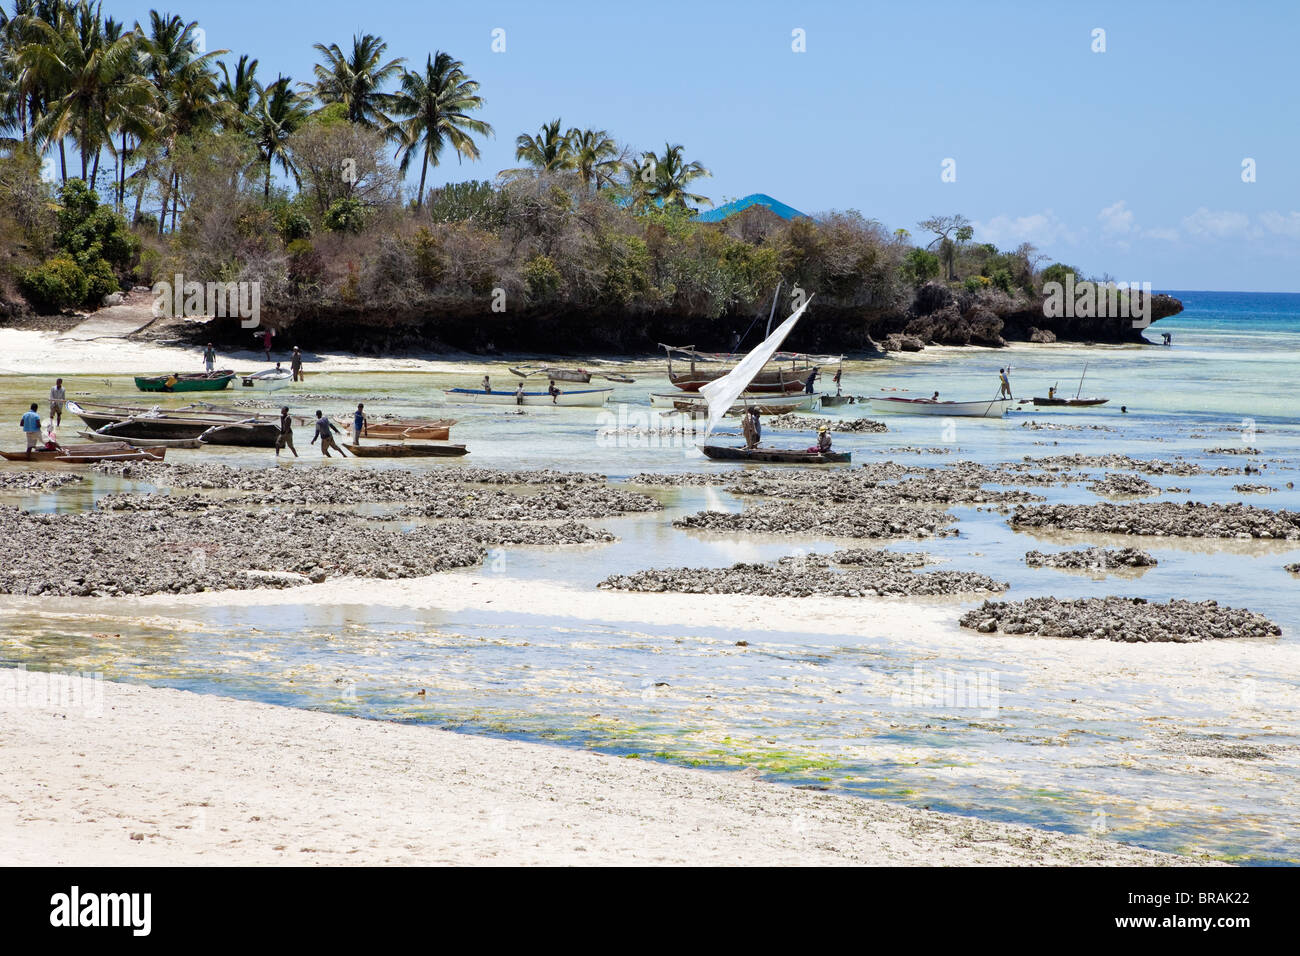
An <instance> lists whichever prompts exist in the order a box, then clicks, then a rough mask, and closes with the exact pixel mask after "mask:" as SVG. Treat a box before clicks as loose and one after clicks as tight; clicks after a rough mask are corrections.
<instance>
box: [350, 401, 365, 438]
mask: <svg viewBox="0 0 1300 956" xmlns="http://www.w3.org/2000/svg"><path fill="white" fill-rule="evenodd" d="M365 430H366V406H365V403H364V402H358V403H357V410H356V411H355V412H353V413H352V436H353V441H355V442H356V443H357V444H358V445H360V444H361V436H362V434H364V433H365Z"/></svg>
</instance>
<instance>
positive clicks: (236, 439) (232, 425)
mask: <svg viewBox="0 0 1300 956" xmlns="http://www.w3.org/2000/svg"><path fill="white" fill-rule="evenodd" d="M279 437H280V424H279V422H276V423H275V424H272V423H271V422H259V421H247V422H226V423H222V424H217V425H210V426H208V428H207V429H205V430H204V431H203V432H202V433H201V434H200V435H199V441H201V442H202V443H203V444H205V445H234V446H236V447H239V448H274V447H275V443H276V440H277V439H279Z"/></svg>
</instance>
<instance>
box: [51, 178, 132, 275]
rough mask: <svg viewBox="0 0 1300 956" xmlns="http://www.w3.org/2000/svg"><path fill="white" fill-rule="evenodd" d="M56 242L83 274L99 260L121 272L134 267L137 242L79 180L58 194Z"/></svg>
mask: <svg viewBox="0 0 1300 956" xmlns="http://www.w3.org/2000/svg"><path fill="white" fill-rule="evenodd" d="M55 242H56V243H57V244H58V246H59V248H60V249H62V250H64V251H65V252H67V253H68V254H69V255H71V256H72V258H73V259H75V260H76V262H77V264H78V265H80V266H81V267H82V269H84V270H93V269H94V267H95V264H96V262H97V261H99V260H104V261H106V262H107V263H108V264H109V266H110V267H111V268H114V269H118V270H120V271H122V272H125V271H126V270H128V269H130V268H131V267H133V266H134V265H135V260H136V257H137V256H138V255H139V253H140V240H139V239H138V238H137V237H136V236H135V234H134V233H132V232H131V230H130V229H129V228H127V225H126V220H125V219H123V218H122V217H121V216H119V215H118V214H117V213H115V212H113V210H112V209H110V208H108V207H107V206H101V205H100V203H99V197H98V196H96V195H95V193H94V191H93V190H91V189H90V188H89V187H88V186H87V185H86V184H85V183H84V182H82V181H81V180H80V179H69V180H68V181H67V182H66V183H64V184H63V186H62V188H61V189H60V190H59V211H58V232H57V233H56V234H55Z"/></svg>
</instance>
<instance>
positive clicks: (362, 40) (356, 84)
mask: <svg viewBox="0 0 1300 956" xmlns="http://www.w3.org/2000/svg"><path fill="white" fill-rule="evenodd" d="M313 46H314V48H315V50H316V51H317V52H318V53H320V55H321V56H322V57H323V58H324V60H323V62H321V63H317V64H316V65H315V66H314V67H313V68H312V72H313V73H314V74H315V76H316V82H315V83H311V84H306V83H305V84H303V86H304V87H305V88H306V89H307V90H308V91H309V92H310V93H311V94H312V95H314V96H315V97H316V98H317V99H318V100H320V101H321V103H324V104H329V103H342V104H343V105H344V106H346V107H347V111H348V119H349V120H350V121H351V122H353V123H357V124H359V125H361V126H365V127H367V128H368V129H378V130H383V131H384V132H385V133H387V132H389V131H390V130H391V129H392V127H393V122H392V120H391V119H389V117H388V112H389V110H390V108H391V104H392V102H393V95H392V94H391V93H384V92H382V91H381V88H382V87H383V85H384V84H385V83H386V82H388V80H390V79H392V77H393V76H394V75H396V74H397V72H398V71H399V70H400V69H401V68H402V64H403V63H404V62H405V60H404V59H403V58H402V57H398V58H396V59H393V60H389V61H388V62H387V63H381V62H380V61H381V60H382V59H383V57H384V51H385V50H387V49H388V44H387V43H385V42H384V41H383V40H382V39H380V38H379V37H377V36H373V35H371V34H369V33H367V34H366V35H365V36H361V37H356V36H354V37H353V38H352V53H351V54H350V55H347V56H345V55H344V53H343V51H342V50H341V49H339V45H338V44H337V43H331V44H330V45H329V46H325V44H323V43H316V44H314V45H313Z"/></svg>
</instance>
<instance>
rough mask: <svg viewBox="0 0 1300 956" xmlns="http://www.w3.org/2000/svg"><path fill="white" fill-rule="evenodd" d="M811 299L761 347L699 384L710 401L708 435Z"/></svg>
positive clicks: (791, 327)
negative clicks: (706, 381)
mask: <svg viewBox="0 0 1300 956" xmlns="http://www.w3.org/2000/svg"><path fill="white" fill-rule="evenodd" d="M811 301H812V296H808V298H807V299H806V300H805V301H804V304H803V305H801V306H799V308H798V309H796V310H795V312H794V314H793V315H792V316H790V318H788V319H786V320H785V321H784V322H782V323H781V324H780V325H779V326H777V329H776V331H775V332H773V333H772V334H771V335H769V336H768V337H767V338H766V339H764V340H763V342H762V343H761V344H760V345H759V346H758V348H756V349H754V351H752V352H750V353H749V354H748V355H746V356H745V357H744V358H743V359H741V360H740V361H739V362H737V363H736V367H735V368H733V369H732V370H731V371H730V372H728V373H727V374H726V375H724V376H722V378H718V379H714V380H713V381H712V382H709V383H708V384H706V385H703V386H701V387H700V394H701V395H703V396H704V399H705V401H707V402H708V403H709V424H708V427H707V428H705V429H704V437H705V438H707V437H708V436H709V433H710V432H712V431H713V429H714V427H715V426H716V425H717V424H718V422H720V421H721V420H722V416H723V415H725V414H727V409H729V408H731V406H732V405H733V404H735V401H736V399H738V398H739V397H740V395H741V393H742V392H744V391H745V389H747V388H749V383H750V382H752V381H753V380H754V376H755V375H757V374H758V373H759V372H760V371H762V369H763V366H764V365H766V364H767V362H768V360H769V359H770V358H771V357H772V356H773V355H774V354H775V353H776V350H777V349H779V348H780V347H781V343H782V342H784V341H785V337H786V336H787V335H789V334H790V330H791V329H793V328H794V324H795V323H796V322H798V321H799V316H801V315H803V312H804V309H806V308H808V303H809V302H811ZM810 374H811V373H810Z"/></svg>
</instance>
